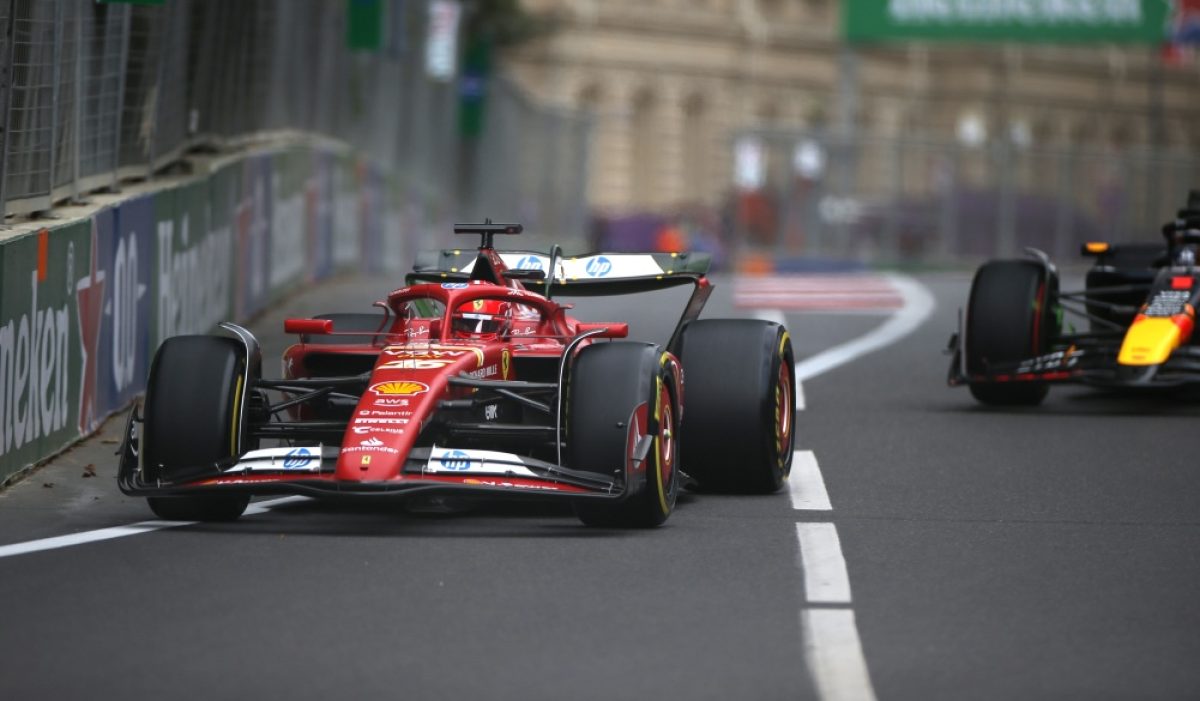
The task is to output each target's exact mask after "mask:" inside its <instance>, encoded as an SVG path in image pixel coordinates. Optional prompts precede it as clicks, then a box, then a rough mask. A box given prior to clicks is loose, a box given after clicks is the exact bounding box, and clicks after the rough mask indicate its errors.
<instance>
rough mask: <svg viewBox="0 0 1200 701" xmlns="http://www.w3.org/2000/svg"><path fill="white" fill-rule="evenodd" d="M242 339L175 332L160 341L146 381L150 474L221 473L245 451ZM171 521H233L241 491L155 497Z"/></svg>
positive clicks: (244, 499)
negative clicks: (222, 465)
mask: <svg viewBox="0 0 1200 701" xmlns="http://www.w3.org/2000/svg"><path fill="white" fill-rule="evenodd" d="M245 356H246V353H245V349H244V348H243V347H242V345H241V344H240V343H239V342H238V341H236V340H234V339H231V338H225V337H220V336H174V337H172V338H168V339H167V340H166V341H164V342H163V344H162V346H160V347H159V349H158V352H157V353H156V354H155V356H154V363H153V365H152V366H151V368H150V377H149V380H148V381H147V385H146V400H145V403H144V413H145V417H146V418H145V421H146V423H145V440H144V444H143V445H144V447H143V451H142V461H143V465H144V471H145V475H146V478H147V480H148V481H162V482H167V483H178V482H184V481H187V480H190V479H195V478H197V477H201V476H204V475H211V474H214V473H215V470H216V468H215V467H214V463H216V462H217V461H219V460H223V459H225V458H229V457H232V456H235V455H238V454H239V453H240V451H241V441H242V425H243V424H244V417H242V416H241V414H240V411H241V404H242V396H243V394H244V393H245V392H246V391H247V390H248V388H247V387H246V386H245V382H246V379H247V378H246V374H245V372H244V368H245V363H246V357H245ZM146 501H147V502H148V503H149V506H150V510H151V511H153V512H154V513H155V514H156V515H157V516H158V517H159V518H163V519H167V520H171V521H232V520H234V519H237V518H238V517H239V516H241V515H242V512H243V511H245V510H246V505H247V504H248V503H249V501H250V497H249V496H247V495H242V494H213V495H198V496H170V497H149V498H147V500H146Z"/></svg>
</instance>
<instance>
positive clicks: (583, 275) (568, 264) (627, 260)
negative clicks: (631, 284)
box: [562, 254, 666, 280]
mask: <svg viewBox="0 0 1200 701" xmlns="http://www.w3.org/2000/svg"><path fill="white" fill-rule="evenodd" d="M562 267H563V277H565V278H566V279H568V280H600V279H610V278H627V277H650V276H654V275H662V274H663V273H665V272H666V271H665V270H663V269H662V267H661V266H659V264H658V263H656V262H655V260H654V256H649V255H644V254H633V255H598V256H586V257H583V258H568V259H566V260H564V261H563V262H562Z"/></svg>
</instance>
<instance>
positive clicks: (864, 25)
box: [842, 0, 1173, 44]
mask: <svg viewBox="0 0 1200 701" xmlns="http://www.w3.org/2000/svg"><path fill="white" fill-rule="evenodd" d="M1172 2H1173V0H844V1H843V2H842V34H843V36H844V37H845V39H846V40H847V41H850V42H885V41H911V40H933V41H1013V42H1048V43H1086V42H1103V43H1138V44H1159V43H1162V42H1163V41H1164V39H1165V37H1166V27H1167V18H1168V12H1169V10H1170V9H1171V7H1170V6H1171V3H1172Z"/></svg>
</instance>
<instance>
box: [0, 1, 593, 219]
mask: <svg viewBox="0 0 1200 701" xmlns="http://www.w3.org/2000/svg"><path fill="white" fill-rule="evenodd" d="M381 4H382V6H383V7H382V12H381V17H382V21H383V23H384V26H383V27H382V29H383V31H382V36H383V40H382V46H381V47H379V48H378V49H377V50H371V51H355V50H351V49H350V48H348V47H347V29H348V28H347V22H348V19H347V3H345V2H329V1H327V0H167V1H166V2H164V3H162V4H157V5H145V4H129V3H97V2H95V0H0V204H2V205H3V211H4V214H5V215H15V214H34V213H38V212H44V211H46V210H49V209H51V208H52V207H53V206H54V205H55V204H57V203H61V202H63V201H65V200H69V199H77V198H80V197H82V196H83V195H85V194H86V193H87V192H89V191H94V190H96V189H101V188H115V187H117V186H118V183H119V181H120V180H121V179H126V178H147V177H153V175H154V173H155V172H157V171H159V170H161V169H163V168H165V167H168V166H169V165H171V164H172V163H174V162H176V161H177V160H178V159H179V158H180V157H181V156H182V155H184V154H185V153H186V152H187V151H188V150H189V149H194V148H207V149H214V148H215V149H220V148H224V147H227V146H233V145H237V144H238V143H239V142H242V141H245V140H247V139H251V138H256V137H257V136H260V135H261V134H262V133H263V132H270V131H280V130H291V131H303V132H312V133H316V134H321V135H325V136H330V137H333V138H335V139H338V140H341V141H343V142H347V143H349V144H350V145H352V146H353V147H354V148H355V150H356V151H358V152H359V153H361V154H364V155H366V156H367V157H368V158H371V159H372V160H374V161H375V162H376V163H378V164H379V165H380V166H382V167H383V169H384V170H385V171H386V172H388V173H390V174H391V175H392V176H393V177H394V179H395V181H396V182H397V183H398V187H400V188H402V189H403V191H404V192H405V193H406V194H407V195H408V197H409V198H410V199H413V200H416V201H418V202H419V204H418V205H416V206H417V207H418V208H419V209H421V210H422V211H423V212H424V213H425V214H424V216H423V218H424V219H426V220H427V221H433V222H446V221H448V220H450V219H456V218H461V217H464V216H467V217H470V216H490V217H492V218H494V219H497V220H500V219H518V220H524V221H525V223H526V224H527V226H528V228H529V229H530V230H538V231H543V232H550V233H554V234H566V235H570V236H576V237H582V236H583V231H584V228H585V221H586V213H585V210H586V205H585V201H584V198H585V193H586V187H585V182H584V179H585V174H586V165H587V164H586V153H587V144H588V127H587V122H586V121H585V120H584V119H583V118H581V117H579V116H578V115H575V114H572V113H566V112H559V111H553V110H550V109H548V108H545V107H540V106H538V105H535V104H533V103H531V102H529V101H528V100H527V99H526V98H525V97H524V96H523V95H521V94H519V92H518V91H517V89H516V88H515V87H514V86H513V85H511V84H510V83H508V82H507V81H505V80H503V78H502V77H496V78H494V79H493V80H492V83H493V86H492V88H491V89H489V91H488V93H489V98H488V99H489V102H488V105H487V108H486V111H485V114H486V115H487V117H486V120H485V123H484V124H485V125H484V128H483V132H482V134H480V135H478V136H472V137H470V138H464V137H463V136H462V135H461V134H460V127H459V124H458V105H459V88H458V84H457V82H456V81H455V80H454V79H450V80H438V79H435V78H432V77H430V75H429V74H428V73H427V71H426V66H425V61H426V56H425V49H426V46H425V42H426V35H427V32H428V27H429V11H430V5H431V2H430V1H429V0H382V3H381ZM463 7H464V8H465V11H469V9H470V6H469V5H467V4H464V5H463Z"/></svg>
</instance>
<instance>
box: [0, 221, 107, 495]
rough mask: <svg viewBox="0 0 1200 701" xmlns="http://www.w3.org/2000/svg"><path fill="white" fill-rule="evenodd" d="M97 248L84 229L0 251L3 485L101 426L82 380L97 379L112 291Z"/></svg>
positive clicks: (41, 235) (90, 387)
mask: <svg viewBox="0 0 1200 701" xmlns="http://www.w3.org/2000/svg"><path fill="white" fill-rule="evenodd" d="M93 241H94V232H93V228H92V224H91V222H79V223H74V224H70V225H67V226H64V227H59V228H57V229H55V230H53V231H50V230H48V229H43V230H42V231H40V232H38V233H36V234H33V235H30V236H25V237H22V238H19V239H17V240H15V241H10V242H8V243H6V244H5V245H4V246H3V248H2V249H0V480H3V479H5V478H6V477H8V476H9V475H11V474H13V473H14V472H16V471H17V470H19V469H20V468H22V467H24V466H25V465H27V464H29V463H32V462H35V461H37V460H38V459H40V458H41V457H42V456H44V455H47V454H49V453H51V452H52V451H54V450H57V449H58V448H59V447H61V446H62V445H64V444H66V443H67V442H68V441H70V440H71V439H72V438H74V437H75V436H76V435H77V434H78V433H79V432H80V431H81V430H83V429H87V428H90V427H91V426H93V425H94V424H95V420H96V416H97V401H96V385H95V382H94V381H91V382H84V381H82V378H83V377H92V378H94V377H95V376H96V362H97V356H96V353H95V349H96V346H97V342H98V337H99V325H100V314H101V312H102V308H103V294H104V287H105V274H104V271H103V270H102V269H100V266H99V261H98V260H97V257H96V254H95V247H94V246H93ZM85 348H90V349H91V350H92V352H91V354H90V355H89V354H88V353H87V352H86V351H85Z"/></svg>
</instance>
